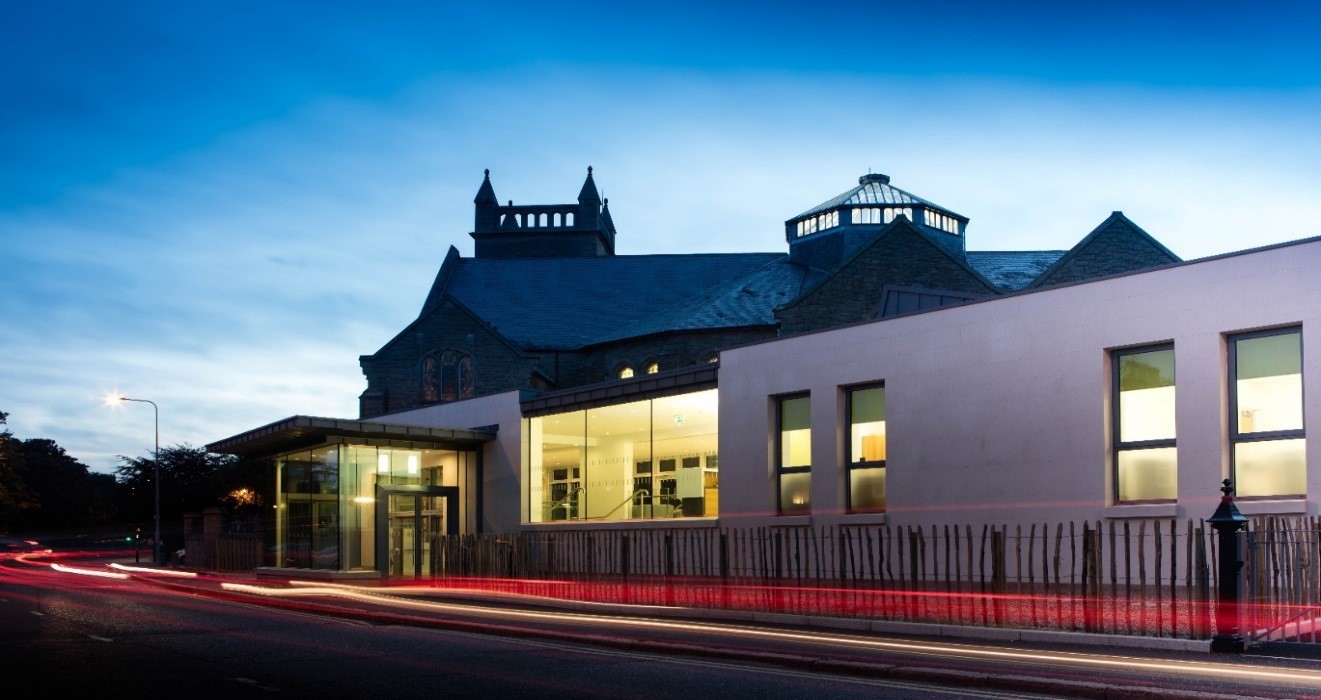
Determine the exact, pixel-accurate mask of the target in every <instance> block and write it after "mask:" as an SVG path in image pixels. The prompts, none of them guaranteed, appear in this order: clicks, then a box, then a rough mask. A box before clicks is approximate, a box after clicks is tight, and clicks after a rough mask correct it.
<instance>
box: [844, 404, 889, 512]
mask: <svg viewBox="0 0 1321 700" xmlns="http://www.w3.org/2000/svg"><path fill="white" fill-rule="evenodd" d="M885 452H886V435H885V387H879V386H877V387H868V388H865V389H854V390H852V391H850V392H849V469H848V472H849V509H850V510H853V511H881V510H885Z"/></svg>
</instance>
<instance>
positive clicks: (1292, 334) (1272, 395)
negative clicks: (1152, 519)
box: [1229, 328, 1307, 496]
mask: <svg viewBox="0 0 1321 700" xmlns="http://www.w3.org/2000/svg"><path fill="white" fill-rule="evenodd" d="M1229 437H1230V444H1231V449H1232V459H1233V470H1234V487H1235V490H1236V491H1237V493H1238V495H1239V496H1301V495H1305V494H1306V493H1307V468H1306V461H1305V455H1304V450H1303V333H1302V330H1301V329H1299V328H1284V329H1279V330H1272V331H1263V332H1258V333H1243V334H1239V335H1234V336H1230V337H1229Z"/></svg>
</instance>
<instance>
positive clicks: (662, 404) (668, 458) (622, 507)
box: [522, 389, 720, 523]
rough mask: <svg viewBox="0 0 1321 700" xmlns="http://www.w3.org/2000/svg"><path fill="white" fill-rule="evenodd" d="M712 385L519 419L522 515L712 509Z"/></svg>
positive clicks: (543, 517)
mask: <svg viewBox="0 0 1321 700" xmlns="http://www.w3.org/2000/svg"><path fill="white" fill-rule="evenodd" d="M717 391H718V390H716V389H710V390H707V391H698V392H693V393H690V394H680V395H678V396H667V397H664V398H658V399H649V400H645V401H634V402H630V403H622V404H616V405H613V406H603V407H600V408H591V409H587V410H582V411H571V412H567V413H557V414H553V415H548V416H538V417H534V418H527V419H524V421H523V450H522V452H523V474H524V479H523V484H524V488H525V489H527V492H526V493H527V497H528V498H527V502H528V513H527V518H526V519H527V521H528V522H532V523H543V522H558V521H580V520H593V521H610V520H638V519H660V518H694V517H712V516H715V515H717V514H718V513H719V489H720V485H719V481H720V480H719V473H720V472H719V468H720V461H719V457H718V455H717V454H716V444H717V434H718V426H717V423H716V420H717V418H716V413H717V408H718V396H717Z"/></svg>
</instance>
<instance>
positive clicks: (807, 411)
mask: <svg viewBox="0 0 1321 700" xmlns="http://www.w3.org/2000/svg"><path fill="white" fill-rule="evenodd" d="M779 423H780V425H779V430H780V454H779V465H778V466H779V469H778V472H779V474H778V476H779V480H780V503H779V508H780V513H781V514H792V513H808V512H811V510H812V474H811V471H810V469H811V467H812V413H811V403H810V398H809V397H807V396H795V397H791V398H783V399H780V402H779Z"/></svg>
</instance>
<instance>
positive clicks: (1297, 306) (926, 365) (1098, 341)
mask: <svg viewBox="0 0 1321 700" xmlns="http://www.w3.org/2000/svg"><path fill="white" fill-rule="evenodd" d="M1318 270H1321V241H1318V240H1315V239H1313V240H1309V241H1306V242H1301V243H1295V244H1288V245H1284V246H1279V247H1274V248H1270V249H1264V250H1259V251H1257V252H1250V253H1243V254H1236V255H1232V256H1225V257H1220V258H1214V259H1207V260H1203V261H1195V262H1190V263H1185V264H1182V265H1178V266H1174V267H1170V268H1165V269H1161V270H1154V271H1150V272H1142V273H1134V274H1130V275H1126V276H1122V277H1116V278H1112V279H1106V280H1100V281H1093V282H1089V283H1084V284H1077V285H1073V286H1066V287H1056V288H1050V289H1045V290H1040V291H1033V292H1027V293H1020V294H1017V295H1010V296H1005V297H1000V298H995V299H991V300H988V301H984V302H976V303H970V304H967V305H963V306H958V307H946V308H941V309H933V310H930V311H926V312H923V313H918V314H914V315H911V316H904V317H899V318H893V319H888V320H884V321H879V322H874V323H868V324H863V325H857V326H853V327H848V328H843V329H837V330H832V331H824V332H818V333H810V334H804V335H800V336H795V337H790V338H785V339H781V340H777V341H772V342H767V343H762V344H758V345H752V346H747V347H743V348H737V349H732V350H727V351H725V352H723V353H721V360H720V456H721V467H722V469H721V471H722V480H723V481H725V483H727V484H731V485H732V484H739V485H740V486H739V487H738V488H726V489H724V493H722V495H721V521H722V524H725V525H764V524H785V525H787V524H792V523H806V522H814V523H836V522H839V523H859V524H861V523H870V522H877V521H878V520H879V519H881V518H888V521H889V522H891V523H896V524H903V523H909V524H913V523H923V524H927V523H941V522H946V523H970V524H973V525H978V524H982V523H1030V522H1038V523H1040V522H1052V523H1053V522H1060V521H1062V520H1069V519H1093V520H1094V519H1098V518H1109V517H1162V518H1164V517H1181V518H1183V517H1193V518H1200V517H1207V516H1209V515H1210V514H1211V513H1212V512H1213V510H1214V508H1215V504H1216V502H1217V499H1218V497H1219V493H1218V492H1217V490H1216V489H1217V487H1218V486H1219V481H1220V480H1221V479H1222V478H1224V477H1225V476H1227V475H1228V470H1229V458H1228V454H1229V442H1228V429H1227V420H1226V401H1227V378H1226V359H1225V358H1226V354H1225V353H1226V350H1225V338H1224V336H1225V334H1228V333H1234V332H1240V331H1247V330H1253V329H1262V328H1270V327H1274V326H1282V325H1294V324H1301V325H1302V329H1303V381H1304V402H1305V403H1304V409H1303V410H1304V425H1305V426H1310V431H1309V434H1308V435H1307V440H1306V442H1307V449H1306V452H1307V461H1308V467H1307V486H1308V494H1307V499H1306V500H1305V501H1304V500H1299V499H1292V500H1274V501H1271V500H1266V501H1240V508H1241V509H1242V510H1243V511H1244V512H1245V513H1247V514H1250V515H1251V514H1261V513H1308V514H1316V512H1317V501H1318V499H1319V498H1321V459H1319V457H1321V422H1318V421H1321V349H1319V348H1321V346H1318V345H1314V344H1312V343H1311V342H1310V339H1311V337H1312V336H1313V335H1314V333H1313V331H1314V330H1315V329H1316V328H1318V327H1321V317H1319V314H1321V284H1318V272H1317V271H1318ZM1162 342H1173V343H1174V348H1175V365H1176V377H1177V381H1176V412H1177V417H1176V420H1177V429H1178V435H1177V440H1178V465H1179V466H1178V501H1177V504H1169V505H1166V504H1155V505H1120V506H1116V505H1113V504H1112V502H1113V499H1112V498H1111V496H1110V494H1111V493H1112V492H1113V485H1112V483H1111V480H1112V477H1111V474H1112V467H1111V455H1110V453H1109V430H1110V426H1109V421H1110V411H1109V399H1110V397H1109V393H1110V366H1109V363H1110V357H1109V354H1108V351H1109V350H1111V349H1115V348H1122V347H1129V346H1140V345H1147V344H1154V343H1162ZM877 381H884V383H885V386H886V404H887V415H886V418H887V432H888V442H889V445H888V448H889V454H888V462H887V472H888V474H887V476H888V512H887V514H886V515H884V516H877V515H848V514H844V513H843V508H844V504H845V494H844V489H845V484H846V479H845V471H844V467H843V459H844V458H843V454H844V451H843V448H844V439H845V427H846V426H845V424H844V398H845V394H844V390H843V388H842V387H847V386H849V385H855V384H864V383H871V382H877ZM803 391H810V392H811V411H812V419H811V420H812V433H813V435H812V438H813V441H812V460H813V461H812V464H813V468H812V504H813V514H812V515H810V516H776V515H775V514H774V500H775V481H774V471H773V468H772V460H773V458H774V440H775V437H776V436H775V434H774V427H775V420H774V412H775V403H774V397H775V396H777V395H781V394H790V393H796V392H803Z"/></svg>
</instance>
